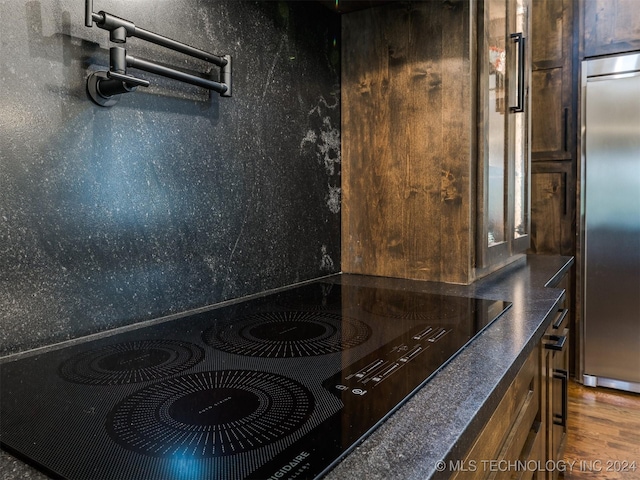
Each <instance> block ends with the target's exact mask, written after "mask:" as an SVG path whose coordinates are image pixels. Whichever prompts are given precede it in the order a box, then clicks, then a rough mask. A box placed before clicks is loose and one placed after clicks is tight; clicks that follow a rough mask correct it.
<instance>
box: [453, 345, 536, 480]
mask: <svg viewBox="0 0 640 480" xmlns="http://www.w3.org/2000/svg"><path fill="white" fill-rule="evenodd" d="M539 355H540V351H539V349H538V348H535V349H534V350H533V352H531V354H530V355H529V358H528V359H527V360H526V362H525V363H524V365H523V366H522V368H521V369H520V371H519V372H518V374H517V375H516V377H515V379H514V380H513V382H512V383H511V385H510V386H509V388H508V389H507V391H506V392H505V394H504V397H503V398H502V400H501V401H500V403H499V404H498V406H497V408H496V410H495V411H494V413H493V414H492V415H491V418H490V419H489V421H488V422H487V424H486V425H485V427H484V428H483V429H482V432H480V434H479V435H478V437H477V439H476V441H475V442H474V444H473V446H472V447H471V449H470V450H469V453H468V454H467V457H466V458H465V462H464V463H465V464H475V465H476V466H477V469H476V470H477V471H475V472H469V471H458V472H455V473H454V474H453V475H452V476H451V478H452V479H456V480H462V479H474V480H475V479H478V478H487V477H488V476H489V475H490V474H491V473H492V472H491V471H490V470H489V465H488V463H487V462H489V461H491V460H496V459H501V455H506V454H509V455H513V460H518V459H519V458H520V455H521V453H522V451H523V449H524V446H525V443H526V441H527V438H528V435H529V432H530V430H531V428H532V424H533V423H534V421H535V417H536V414H537V413H538V410H539V396H540V395H539V388H540V387H539V372H538V360H539ZM485 465H486V471H485Z"/></svg>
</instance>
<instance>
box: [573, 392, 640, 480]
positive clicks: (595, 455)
mask: <svg viewBox="0 0 640 480" xmlns="http://www.w3.org/2000/svg"><path fill="white" fill-rule="evenodd" d="M568 413H569V415H568V417H569V420H568V425H567V429H568V433H567V443H566V449H565V454H564V459H565V461H566V462H569V463H570V462H574V461H575V462H576V463H575V464H574V465H573V468H567V471H566V472H565V474H564V478H565V479H566V480H584V479H598V480H636V479H640V394H634V393H624V392H619V391H617V390H610V389H606V388H591V387H584V386H582V385H580V384H579V383H576V382H573V381H572V382H569V412H568ZM624 462H628V464H627V465H626V466H627V467H628V468H624V467H625V463H624ZM632 462H635V471H633V470H632V465H633V464H632ZM622 470H624V471H622Z"/></svg>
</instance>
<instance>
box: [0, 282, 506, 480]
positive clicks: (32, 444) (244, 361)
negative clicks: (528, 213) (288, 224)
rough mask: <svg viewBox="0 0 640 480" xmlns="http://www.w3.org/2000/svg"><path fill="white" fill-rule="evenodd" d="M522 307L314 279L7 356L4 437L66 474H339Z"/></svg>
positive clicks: (105, 478) (116, 479)
mask: <svg viewBox="0 0 640 480" xmlns="http://www.w3.org/2000/svg"><path fill="white" fill-rule="evenodd" d="M510 305H511V304H510V303H509V302H504V301H494V300H482V299H474V298H463V297H454V296H443V295H434V294H428V293H419V292H410V291H402V290H389V289H382V288H371V287H359V286H348V285H339V284H332V283H326V282H315V283H311V284H307V285H304V286H300V287H296V288H293V289H290V290H286V291H283V292H280V293H277V294H272V295H267V296H264V297H260V298H256V299H252V300H248V301H244V302H241V303H237V304H234V305H230V306H226V307H223V308H216V309H213V310H209V311H207V312H204V313H199V314H194V315H189V316H185V317H181V318H178V319H174V320H170V321H163V322H159V323H155V324H151V325H147V326H144V327H141V328H138V329H134V330H128V331H122V332H120V333H115V334H112V335H108V336H104V337H101V338H98V339H94V340H91V341H87V342H84V343H74V344H72V345H69V346H66V347H63V348H59V349H56V350H50V351H45V352H43V353H39V354H35V355H33V356H28V357H23V358H20V359H18V360H16V361H12V362H7V363H4V364H2V365H0V382H1V385H2V387H1V388H2V395H1V397H0V404H1V412H0V418H1V419H2V421H1V422H0V443H1V445H2V447H3V448H4V449H6V450H8V451H9V452H11V453H13V454H14V455H17V456H18V457H20V458H21V459H23V460H25V461H27V462H29V463H31V464H33V465H35V466H36V467H38V468H40V469H41V470H42V471H44V472H45V473H47V474H49V475H51V476H53V477H56V478H65V479H77V480H87V479H100V480H138V479H139V480H148V479H150V478H158V479H160V478H161V479H166V480H173V479H175V480H183V479H225V480H228V479H236V478H238V479H241V478H252V479H271V478H277V479H293V478H297V479H300V478H316V477H319V476H322V475H323V474H324V473H326V472H327V471H328V470H329V469H330V468H331V467H332V466H334V465H335V464H336V463H337V462H338V461H339V460H340V459H341V458H343V457H344V456H345V455H346V454H347V453H348V452H349V451H351V450H352V449H353V448H354V447H355V446H356V445H357V444H358V443H359V442H360V441H361V440H362V439H363V438H364V437H366V435H367V434H368V433H369V432H370V431H371V430H372V429H373V428H374V427H376V426H377V425H378V424H379V423H380V422H381V421H382V420H384V419H385V418H386V417H387V416H388V415H390V414H391V413H392V412H393V411H395V410H396V409H397V408H398V407H399V406H400V405H401V404H402V403H403V402H404V401H406V400H407V399H408V398H409V397H410V396H411V395H412V394H413V393H414V392H415V391H416V390H417V389H419V388H420V387H421V386H422V385H424V384H425V383H426V382H427V381H428V380H429V379H430V378H431V377H432V376H433V375H434V374H435V373H436V372H437V371H438V370H439V369H440V368H442V367H443V366H444V365H445V364H446V363H447V362H448V361H449V360H450V359H451V358H453V357H454V356H455V355H456V354H457V353H458V352H459V351H461V350H462V349H463V348H464V347H465V346H466V345H467V344H468V343H469V342H470V341H471V340H472V339H473V338H474V337H475V336H476V335H478V334H479V333H480V332H481V331H482V330H483V329H484V328H486V327H487V326H488V325H489V324H490V323H491V322H492V321H494V320H495V319H496V318H498V317H499V316H500V315H501V314H502V313H503V312H504V311H505V310H506V309H507V308H509V306H510Z"/></svg>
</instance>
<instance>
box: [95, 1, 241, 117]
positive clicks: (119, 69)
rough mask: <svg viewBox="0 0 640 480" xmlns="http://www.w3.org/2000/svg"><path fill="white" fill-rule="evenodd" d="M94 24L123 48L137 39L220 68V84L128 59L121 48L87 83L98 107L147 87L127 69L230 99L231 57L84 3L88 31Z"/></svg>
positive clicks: (115, 50) (146, 82)
mask: <svg viewBox="0 0 640 480" xmlns="http://www.w3.org/2000/svg"><path fill="white" fill-rule="evenodd" d="M94 22H95V24H96V25H97V26H98V27H99V28H102V29H104V30H108V31H109V40H110V41H112V42H114V43H118V44H124V43H126V41H127V38H128V37H137V38H140V39H142V40H145V41H148V42H151V43H154V44H156V45H160V46H162V47H165V48H169V49H171V50H175V51H177V52H180V53H184V54H186V55H189V56H191V57H195V58H198V59H200V60H205V61H207V62H209V63H213V64H214V65H216V66H218V67H220V78H219V80H220V81H219V82H216V81H213V80H209V79H207V78H202V77H199V76H197V75H191V74H189V73H186V72H183V71H181V70H176V69H173V68H170V67H166V66H164V65H160V64H157V63H154V62H151V61H148V60H143V59H141V58H136V57H133V56H131V55H127V52H126V49H125V48H124V47H122V46H118V47H111V48H110V49H109V71H106V72H105V71H98V72H94V73H92V74H91V75H89V78H88V79H87V91H88V92H89V96H90V97H91V99H92V100H93V101H94V102H95V103H97V104H98V105H100V106H103V107H110V106H112V105H115V104H116V103H117V102H118V100H119V99H120V95H121V94H123V93H128V92H134V91H135V90H136V88H137V87H139V86H142V87H148V86H149V85H150V83H149V81H147V80H144V79H141V78H138V77H134V76H132V75H128V74H127V67H131V68H137V69H139V70H145V71H147V72H150V73H154V74H156V75H161V76H164V77H168V78H172V79H174V80H178V81H181V82H185V83H189V84H191V85H196V86H198V87H202V88H206V89H208V90H213V91H215V92H218V93H219V94H220V96H222V97H230V96H231V80H232V76H231V56H230V55H223V56H219V55H214V54H212V53H209V52H205V51H204V50H200V49H198V48H195V47H192V46H190V45H187V44H184V43H181V42H178V41H176V40H172V39H171V38H168V37H164V36H162V35H158V34H157V33H153V32H150V31H149V30H145V29H143V28H140V27H136V25H135V24H134V23H133V22H130V21H129V20H125V19H123V18H120V17H117V16H115V15H112V14H110V13H107V12H104V11H100V12H97V13H96V12H94V11H93V0H85V20H84V24H85V26H87V27H92V26H93V24H94Z"/></svg>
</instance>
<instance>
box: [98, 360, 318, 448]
mask: <svg viewBox="0 0 640 480" xmlns="http://www.w3.org/2000/svg"><path fill="white" fill-rule="evenodd" d="M313 409H314V400H313V396H312V394H311V393H310V392H309V390H307V389H306V388H305V387H304V386H302V385H301V384H300V383H298V382H296V381H295V380H292V379H290V378H286V377H283V376H281V375H277V374H273V373H269V372H259V371H252V370H217V371H207V372H198V373H191V374H186V375H181V376H178V377H173V378H170V379H167V380H163V381H161V382H158V383H155V384H153V385H150V386H148V387H145V388H143V389H141V390H139V391H137V392H135V393H134V394H132V395H130V396H129V397H127V398H125V399H124V400H122V401H121V402H120V403H118V404H117V405H116V406H115V407H114V408H113V409H112V410H111V412H109V415H108V418H107V424H106V426H107V432H108V433H109V435H110V436H111V438H112V439H113V440H114V441H115V442H117V443H118V444H119V445H121V446H122V447H124V448H126V449H128V450H133V451H135V452H137V453H141V454H144V455H149V456H153V457H158V456H159V457H168V456H179V457H180V458H186V459H202V458H212V457H225V456H229V455H235V454H238V453H243V452H247V451H251V450H255V449H257V448H260V447H264V446H267V445H271V444H273V443H274V442H277V441H279V440H281V439H283V438H285V437H286V436H288V435H292V434H293V433H294V432H295V431H297V430H298V429H299V428H300V427H301V426H302V425H303V424H304V423H305V422H306V421H307V420H308V419H309V418H310V416H311V414H312V412H313Z"/></svg>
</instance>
